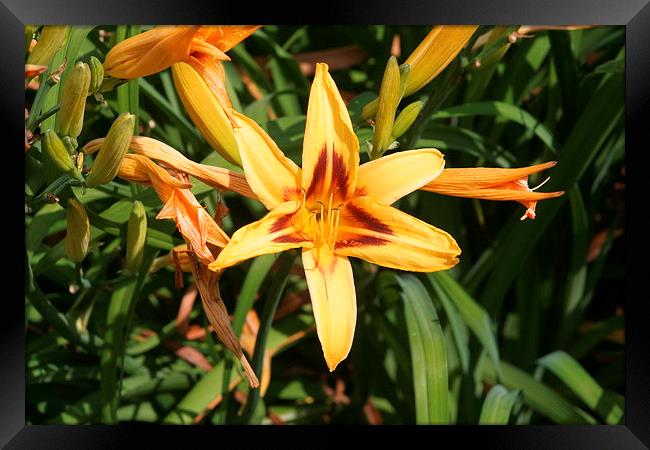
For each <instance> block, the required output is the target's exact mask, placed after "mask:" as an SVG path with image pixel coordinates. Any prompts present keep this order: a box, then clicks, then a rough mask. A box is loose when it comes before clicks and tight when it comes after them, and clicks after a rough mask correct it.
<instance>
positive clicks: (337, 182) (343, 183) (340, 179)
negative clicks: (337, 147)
mask: <svg viewBox="0 0 650 450" xmlns="http://www.w3.org/2000/svg"><path fill="white" fill-rule="evenodd" d="M332 145H334V144H332ZM332 158H333V159H332V185H331V186H330V189H331V190H332V191H333V192H338V193H339V194H340V195H342V196H345V194H346V193H347V192H348V181H349V175H348V167H347V166H346V164H345V160H344V159H343V156H341V155H340V154H339V153H336V152H335V151H334V149H332Z"/></svg>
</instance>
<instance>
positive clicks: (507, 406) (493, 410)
mask: <svg viewBox="0 0 650 450" xmlns="http://www.w3.org/2000/svg"><path fill="white" fill-rule="evenodd" d="M519 394H520V392H519V391H508V390H507V389H506V388H505V387H503V386H501V385H500V384H497V385H495V386H492V389H490V392H488V395H487V396H486V397H485V401H484V402H483V407H482V408H481V416H480V417H479V419H478V423H479V425H507V424H508V421H509V420H510V414H511V413H512V407H513V406H514V404H515V400H517V397H519Z"/></svg>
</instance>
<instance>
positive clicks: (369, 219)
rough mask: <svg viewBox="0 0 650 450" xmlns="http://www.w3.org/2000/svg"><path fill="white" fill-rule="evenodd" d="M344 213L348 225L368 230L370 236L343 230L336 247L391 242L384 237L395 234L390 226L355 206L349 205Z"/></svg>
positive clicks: (377, 244) (376, 244)
mask: <svg viewBox="0 0 650 450" xmlns="http://www.w3.org/2000/svg"><path fill="white" fill-rule="evenodd" d="M344 211H345V212H344V214H345V223H346V224H347V225H350V226H354V228H361V229H364V230H367V232H368V234H359V233H355V232H352V233H346V232H345V231H344V228H343V229H342V230H341V231H342V233H341V234H340V235H339V238H338V239H337V241H336V247H337V248H339V249H341V248H349V247H362V246H379V245H385V244H387V243H388V242H389V241H388V239H385V238H384V237H382V236H386V235H388V236H392V235H393V234H395V233H394V232H393V230H392V229H391V228H390V227H389V226H388V225H386V224H385V223H383V222H382V221H381V220H379V219H378V218H377V217H374V216H373V215H371V214H370V213H368V212H367V211H365V210H363V209H362V208H359V207H358V206H355V205H354V204H350V203H349V204H347V205H346V206H345V209H344Z"/></svg>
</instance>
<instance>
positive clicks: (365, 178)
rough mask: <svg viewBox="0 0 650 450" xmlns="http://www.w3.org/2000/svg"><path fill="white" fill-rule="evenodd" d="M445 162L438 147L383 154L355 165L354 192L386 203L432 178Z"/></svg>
mask: <svg viewBox="0 0 650 450" xmlns="http://www.w3.org/2000/svg"><path fill="white" fill-rule="evenodd" d="M444 166H445V160H444V157H443V155H442V153H440V152H439V151H438V150H436V149H434V148H427V149H421V150H408V151H405V152H399V153H394V154H392V155H389V156H383V157H381V158H378V159H375V160H373V161H370V162H367V163H365V164H363V165H361V167H359V175H358V177H357V190H356V193H355V195H357V196H359V197H362V196H368V197H372V198H374V199H375V200H377V201H378V202H379V203H384V204H386V205H390V204H391V203H393V202H395V201H397V200H399V199H400V198H402V197H404V196H405V195H407V194H409V193H411V192H413V191H415V190H417V189H420V188H421V187H422V186H424V185H426V184H427V183H428V182H430V181H431V180H434V179H435V178H436V177H437V176H438V175H440V173H441V172H442V171H443V170H442V169H443V168H444Z"/></svg>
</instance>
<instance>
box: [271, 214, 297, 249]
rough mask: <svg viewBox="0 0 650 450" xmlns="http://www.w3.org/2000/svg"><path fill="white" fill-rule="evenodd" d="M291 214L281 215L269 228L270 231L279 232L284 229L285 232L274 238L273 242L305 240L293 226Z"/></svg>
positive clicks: (291, 242)
mask: <svg viewBox="0 0 650 450" xmlns="http://www.w3.org/2000/svg"><path fill="white" fill-rule="evenodd" d="M291 217H292V215H291V214H287V215H286V216H280V217H278V218H277V219H276V221H275V222H273V224H272V225H271V227H270V228H269V233H277V232H282V231H284V232H285V234H282V235H280V236H277V237H275V238H273V242H277V243H280V244H297V243H299V242H303V241H304V239H303V238H302V237H301V236H299V235H298V234H297V233H296V232H295V230H294V229H293V227H292V226H291Z"/></svg>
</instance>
